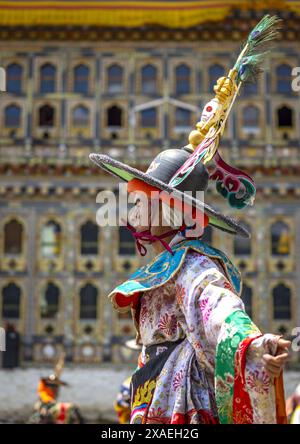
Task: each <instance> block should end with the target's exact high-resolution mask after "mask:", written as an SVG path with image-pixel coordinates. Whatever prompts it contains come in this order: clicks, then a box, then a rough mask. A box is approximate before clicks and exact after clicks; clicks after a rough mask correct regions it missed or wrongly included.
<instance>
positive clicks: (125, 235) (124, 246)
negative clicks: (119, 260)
mask: <svg viewBox="0 0 300 444" xmlns="http://www.w3.org/2000/svg"><path fill="white" fill-rule="evenodd" d="M134 254H135V240H134V237H133V236H132V234H131V233H130V231H129V230H128V229H127V228H126V227H123V226H121V227H119V255H120V256H128V255H134Z"/></svg>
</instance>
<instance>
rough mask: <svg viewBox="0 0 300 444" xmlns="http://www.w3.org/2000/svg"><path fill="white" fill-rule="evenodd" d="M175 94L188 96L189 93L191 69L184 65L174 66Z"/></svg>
mask: <svg viewBox="0 0 300 444" xmlns="http://www.w3.org/2000/svg"><path fill="white" fill-rule="evenodd" d="M175 77H176V80H175V81H176V94H189V93H190V92H191V69H190V67H189V66H187V65H185V64H184V63H183V64H181V65H178V66H176V69H175Z"/></svg>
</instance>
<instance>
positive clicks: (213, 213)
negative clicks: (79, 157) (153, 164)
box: [89, 153, 250, 238]
mask: <svg viewBox="0 0 300 444" xmlns="http://www.w3.org/2000/svg"><path fill="white" fill-rule="evenodd" d="M89 158H90V160H91V161H92V162H94V163H95V164H96V165H98V166H99V167H100V168H102V169H103V170H105V171H107V172H109V173H110V174H112V175H114V176H116V177H118V178H120V179H122V180H124V181H125V182H129V181H130V180H132V179H139V180H141V181H143V182H145V183H147V184H148V185H151V186H153V187H156V188H158V189H160V190H162V191H166V192H167V193H173V195H174V197H178V198H179V199H183V198H184V202H185V203H187V204H189V205H191V206H193V207H196V208H198V209H199V210H202V211H204V213H205V214H206V215H207V216H208V218H209V225H212V226H213V227H216V228H218V229H219V230H222V231H225V232H227V233H230V234H233V235H239V236H241V237H245V238H250V233H249V231H248V230H247V229H246V228H245V227H243V226H242V225H241V224H240V223H238V222H237V221H236V220H235V219H233V218H232V217H230V216H225V215H224V214H222V213H220V212H219V211H217V210H215V209H214V208H212V207H211V206H210V205H207V204H206V203H205V202H202V201H200V200H199V199H195V198H194V197H192V196H190V195H188V194H186V193H184V192H182V191H179V190H177V189H176V188H173V187H170V186H169V185H167V184H165V183H163V182H161V181H160V180H158V179H155V178H153V177H151V176H150V175H149V174H147V173H144V172H143V171H140V170H138V169H136V168H133V167H130V166H128V165H126V164H125V163H122V162H119V161H118V160H115V159H113V158H112V157H110V156H107V155H106V154H97V153H91V154H90V155H89Z"/></svg>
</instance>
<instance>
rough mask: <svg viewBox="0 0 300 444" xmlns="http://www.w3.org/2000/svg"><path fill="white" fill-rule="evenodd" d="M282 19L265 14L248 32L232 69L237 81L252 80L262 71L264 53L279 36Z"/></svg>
mask: <svg viewBox="0 0 300 444" xmlns="http://www.w3.org/2000/svg"><path fill="white" fill-rule="evenodd" d="M281 23H282V20H281V19H280V18H279V17H277V16H276V15H274V16H270V15H265V16H264V17H263V18H262V19H261V21H260V22H259V23H258V24H257V25H256V26H255V28H254V29H253V30H252V31H251V32H250V34H249V36H248V39H247V41H246V43H245V46H244V48H243V50H242V52H241V54H240V56H239V57H238V59H237V61H236V63H235V65H234V69H235V70H236V71H237V73H238V74H237V83H240V82H249V81H250V82H254V81H255V80H256V79H257V77H258V75H259V74H260V73H261V72H262V64H263V62H264V60H266V55H267V54H268V53H269V52H270V49H271V48H272V46H273V45H274V41H275V39H276V38H278V37H279V30H280V28H281Z"/></svg>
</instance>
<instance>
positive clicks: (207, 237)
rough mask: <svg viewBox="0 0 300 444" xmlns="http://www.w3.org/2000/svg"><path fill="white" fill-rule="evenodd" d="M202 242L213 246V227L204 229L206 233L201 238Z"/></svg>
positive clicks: (209, 226) (208, 226)
mask: <svg viewBox="0 0 300 444" xmlns="http://www.w3.org/2000/svg"><path fill="white" fill-rule="evenodd" d="M201 240H202V241H203V242H206V243H207V244H211V243H212V228H211V225H207V226H206V227H205V228H204V232H203V235H202V236H201Z"/></svg>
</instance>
